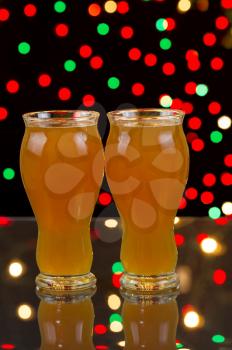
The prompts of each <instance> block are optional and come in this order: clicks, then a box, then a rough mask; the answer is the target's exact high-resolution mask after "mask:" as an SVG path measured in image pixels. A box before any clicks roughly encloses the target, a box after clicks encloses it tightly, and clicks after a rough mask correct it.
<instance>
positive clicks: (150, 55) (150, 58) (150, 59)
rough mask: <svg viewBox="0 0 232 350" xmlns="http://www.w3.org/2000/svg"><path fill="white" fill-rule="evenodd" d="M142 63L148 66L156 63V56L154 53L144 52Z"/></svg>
mask: <svg viewBox="0 0 232 350" xmlns="http://www.w3.org/2000/svg"><path fill="white" fill-rule="evenodd" d="M144 63H145V64H146V65H147V66H148V67H152V66H155V65H156V63H157V56H156V55H154V54H153V53H148V54H146V56H145V57H144Z"/></svg>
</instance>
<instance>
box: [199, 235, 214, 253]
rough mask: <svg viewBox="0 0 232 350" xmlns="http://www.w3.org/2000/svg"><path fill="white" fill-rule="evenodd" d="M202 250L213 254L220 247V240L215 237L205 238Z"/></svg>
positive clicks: (201, 245)
mask: <svg viewBox="0 0 232 350" xmlns="http://www.w3.org/2000/svg"><path fill="white" fill-rule="evenodd" d="M200 247H201V250H202V251H203V252H204V253H206V254H213V253H215V252H216V250H217V248H218V242H217V241H216V239H214V238H209V237H208V238H204V239H203V240H202V241H201V244H200Z"/></svg>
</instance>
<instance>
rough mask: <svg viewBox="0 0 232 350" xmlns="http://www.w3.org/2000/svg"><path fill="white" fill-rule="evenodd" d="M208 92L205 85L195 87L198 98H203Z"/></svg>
mask: <svg viewBox="0 0 232 350" xmlns="http://www.w3.org/2000/svg"><path fill="white" fill-rule="evenodd" d="M208 91H209V88H208V86H207V85H205V84H198V85H197V88H196V94H197V95H198V96H205V95H207V93H208Z"/></svg>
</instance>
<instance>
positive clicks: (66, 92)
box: [58, 87, 72, 101]
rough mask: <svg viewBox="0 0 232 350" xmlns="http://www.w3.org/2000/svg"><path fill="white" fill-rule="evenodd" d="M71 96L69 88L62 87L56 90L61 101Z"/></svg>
mask: <svg viewBox="0 0 232 350" xmlns="http://www.w3.org/2000/svg"><path fill="white" fill-rule="evenodd" d="M71 96H72V93H71V90H70V89H69V88H67V87H62V88H60V89H59V91H58V97H59V99H60V100H62V101H67V100H69V99H70V98H71Z"/></svg>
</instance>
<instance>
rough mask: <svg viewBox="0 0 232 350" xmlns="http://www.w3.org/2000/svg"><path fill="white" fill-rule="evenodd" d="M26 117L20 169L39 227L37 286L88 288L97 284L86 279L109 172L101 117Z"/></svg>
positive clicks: (84, 114)
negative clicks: (104, 180)
mask: <svg viewBox="0 0 232 350" xmlns="http://www.w3.org/2000/svg"><path fill="white" fill-rule="evenodd" d="M23 118H24V122H25V126H26V129H25V134H24V137H23V141H22V146H21V153H20V169H21V176H22V180H23V184H24V187H25V190H26V193H27V195H28V198H29V200H30V203H31V206H32V209H33V212H34V214H35V217H36V221H37V224H38V242H37V250H36V258H37V264H38V267H39V269H40V272H41V274H42V275H40V276H39V277H38V278H37V284H38V285H39V284H40V285H41V287H42V286H43V287H45V288H52V287H54V288H55V289H60V288H61V289H63V282H62V283H61V281H65V280H64V279H65V278H66V282H67V283H68V286H69V287H70V288H71V289H72V288H74V289H75V288H76V287H78V285H79V286H80V287H83V285H84V284H86V283H87V282H91V281H92V282H94V278H93V276H92V275H91V276H90V275H89V276H87V274H88V273H89V272H90V268H91V264H92V247H91V240H90V220H91V216H92V213H93V210H94V206H95V203H96V200H97V197H98V193H99V188H100V185H101V182H102V178H103V172H104V156H103V148H102V143H101V139H100V136H99V134H98V130H97V121H98V113H97V112H93V111H48V112H36V113H28V114H25V115H24V116H23ZM67 276H70V277H71V278H72V280H70V281H69V282H68V279H67ZM74 276H79V277H78V279H75V277H74ZM80 276H85V277H83V279H82V280H81V277H80ZM53 277H54V278H53ZM59 277H61V279H59ZM86 277H88V278H87V279H86ZM88 279H90V280H89V281H88ZM69 283H70V285H69ZM59 284H60V286H59ZM87 284H88V283H87Z"/></svg>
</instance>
